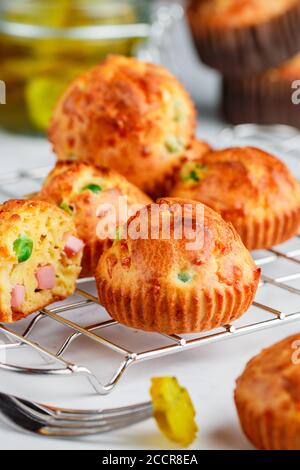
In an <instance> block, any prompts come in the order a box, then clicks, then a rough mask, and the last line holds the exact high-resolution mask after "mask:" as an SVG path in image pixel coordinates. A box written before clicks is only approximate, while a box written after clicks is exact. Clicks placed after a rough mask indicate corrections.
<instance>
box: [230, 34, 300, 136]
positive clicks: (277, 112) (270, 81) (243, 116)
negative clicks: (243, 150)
mask: <svg viewBox="0 0 300 470" xmlns="http://www.w3.org/2000/svg"><path fill="white" fill-rule="evenodd" d="M299 29H300V28H299ZM299 79H300V54H297V55H296V56H295V57H293V59H291V60H289V61H288V62H285V63H284V64H281V65H280V66H278V67H276V68H272V69H269V70H267V71H266V72H264V73H263V74H260V75H257V76H253V77H240V78H230V77H227V78H224V80H223V99H222V112H223V114H224V117H225V119H226V120H227V121H229V122H231V123H232V124H242V123H249V122H251V123H257V124H286V125H289V126H294V127H297V128H300V112H299V98H300V94H299V82H298V81H299ZM293 95H294V96H293Z"/></svg>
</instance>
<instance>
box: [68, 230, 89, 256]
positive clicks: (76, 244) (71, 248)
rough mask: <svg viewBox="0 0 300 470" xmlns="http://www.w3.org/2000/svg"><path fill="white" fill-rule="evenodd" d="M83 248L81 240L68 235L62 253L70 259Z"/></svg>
mask: <svg viewBox="0 0 300 470" xmlns="http://www.w3.org/2000/svg"><path fill="white" fill-rule="evenodd" d="M83 247H84V243H83V241H82V240H80V239H79V238H76V237H74V236H73V235H70V236H69V237H68V238H67V240H66V244H65V247H64V252H65V253H66V255H67V256H69V258H71V257H72V256H75V255H77V254H78V253H79V252H80V251H82V250H83Z"/></svg>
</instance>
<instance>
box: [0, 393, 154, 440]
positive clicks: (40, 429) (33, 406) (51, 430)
mask: <svg viewBox="0 0 300 470" xmlns="http://www.w3.org/2000/svg"><path fill="white" fill-rule="evenodd" d="M0 412H1V414H2V415H3V416H5V417H6V418H7V419H8V420H9V421H10V422H12V423H13V424H15V425H17V426H18V427H19V428H22V429H25V430H26V431H30V432H33V433H36V434H40V435H43V436H65V437H76V436H87V435H92V434H101V433H105V432H109V431H113V430H115V429H121V428H125V427H127V426H130V425H132V424H136V423H139V422H141V421H145V420H146V419H148V418H150V417H152V416H153V409H152V404H151V402H147V403H140V404H138V405H131V406H124V407H122V408H114V409H107V410H70V409H63V408H55V407H52V406H48V405H42V404H39V403H35V402H31V401H28V400H24V399H22V398H17V397H15V396H12V395H6V394H4V393H0Z"/></svg>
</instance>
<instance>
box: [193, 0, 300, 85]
mask: <svg viewBox="0 0 300 470" xmlns="http://www.w3.org/2000/svg"><path fill="white" fill-rule="evenodd" d="M188 18H189V22H190V25H191V29H192V33H193V36H194V40H195V44H196V46H197V49H198V52H199V55H200V56H201V59H202V60H203V62H205V63H206V64H208V65H210V66H211V67H213V68H216V69H217V70H219V71H221V72H222V73H223V74H224V75H226V76H229V77H232V76H248V75H256V74H259V73H261V72H263V71H264V70H266V69H268V68H270V67H274V66H276V65H279V64H280V63H282V62H284V61H286V60H288V59H289V58H290V57H292V56H293V55H294V54H296V53H297V52H298V51H299V49H300V28H299V25H300V1H299V0H276V1H270V0H268V1H266V0H190V1H189V6H188Z"/></svg>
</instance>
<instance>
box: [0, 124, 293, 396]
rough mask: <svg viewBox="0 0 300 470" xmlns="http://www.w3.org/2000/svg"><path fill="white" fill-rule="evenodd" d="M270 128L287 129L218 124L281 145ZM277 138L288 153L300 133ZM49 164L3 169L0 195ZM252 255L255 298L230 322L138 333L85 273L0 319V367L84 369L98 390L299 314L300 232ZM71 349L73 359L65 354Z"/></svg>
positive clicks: (227, 134) (19, 189) (34, 184)
mask: <svg viewBox="0 0 300 470" xmlns="http://www.w3.org/2000/svg"><path fill="white" fill-rule="evenodd" d="M271 130H272V132H273V134H274V133H275V134H276V136H277V137H278V133H279V131H280V130H281V131H283V130H286V131H287V129H286V128H274V127H272V128H271V129H266V128H259V129H258V128H257V127H256V126H251V127H249V126H248V127H247V126H238V127H237V128H231V129H227V130H226V131H223V133H222V134H221V137H220V138H221V140H222V138H223V140H224V142H225V141H226V142H227V143H228V144H232V142H229V141H230V139H231V138H233V139H235V140H236V139H243V138H246V139H247V140H248V141H249V140H251V138H252V137H253V136H252V133H253V134H255V139H256V141H257V139H258V137H259V138H260V140H263V139H264V138H265V136H266V135H268V138H267V139H269V141H270V140H271V141H272V142H271V143H272V144H273V145H275V147H276V146H277V150H279V147H278V143H277V144H276V138H275V137H274V135H273V134H272V132H271ZM258 140H259V139H258ZM278 142H280V145H283V142H285V145H286V147H285V148H284V151H285V152H286V151H287V150H288V151H289V152H293V150H294V149H295V148H296V147H298V143H299V134H296V133H295V131H294V130H290V131H289V132H288V135H287V136H286V138H285V139H282V138H279V139H278ZM293 142H294V144H293ZM269 143H270V142H269ZM281 150H283V149H282V148H281ZM287 158H288V161H287V163H288V164H291V166H293V164H294V163H295V164H298V163H299V160H298V158H297V156H296V160H295V161H294V162H293V158H295V156H293V155H292V154H290V157H287ZM289 158H290V160H289ZM48 171H49V168H40V169H34V170H28V171H17V172H13V173H10V174H7V175H3V176H1V177H0V198H2V199H7V198H11V197H18V196H20V194H24V193H26V192H30V191H35V190H37V189H38V187H39V186H40V184H41V180H42V179H43V178H44V176H45V175H46V174H47V173H48ZM294 171H296V169H295V168H294ZM254 257H255V260H256V263H257V264H258V265H259V266H260V267H261V268H262V277H261V282H260V286H259V289H258V294H257V298H256V300H255V302H254V303H253V305H252V307H251V309H250V310H249V312H248V313H247V314H246V315H245V316H244V317H243V318H242V319H240V320H238V321H236V322H234V323H233V324H228V325H225V326H224V327H222V328H219V329H217V330H214V331H210V332H206V333H199V334H193V335H183V336H178V335H162V334H157V333H145V332H140V331H139V332H137V331H135V330H132V329H130V328H127V327H125V326H122V325H119V324H118V323H117V322H116V321H114V320H112V319H110V318H109V317H108V315H107V313H106V312H105V311H104V309H103V308H102V307H101V306H100V305H99V304H98V300H97V297H96V289H95V283H94V281H93V280H92V279H82V280H79V281H78V285H77V289H76V292H75V294H74V296H73V297H71V298H70V299H68V300H66V301H64V302H61V303H59V304H54V305H52V306H51V307H49V308H45V309H43V310H41V311H39V312H38V313H37V314H35V315H33V316H31V317H30V318H29V319H26V320H23V321H21V322H17V323H15V324H13V325H7V324H0V334H1V336H2V337H3V339H4V341H3V342H2V343H1V344H0V353H5V357H6V359H5V360H3V361H1V362H0V369H2V370H8V371H13V372H17V373H23V374H37V375H38V374H40V375H63V376H70V375H80V376H84V377H86V378H87V379H88V380H89V382H90V383H91V385H92V386H93V388H94V390H95V391H96V392H97V393H98V394H101V395H104V394H107V393H109V392H111V391H112V390H113V389H114V388H115V386H116V385H117V383H118V382H119V380H120V379H121V377H122V376H123V374H124V372H125V371H126V370H127V369H128V367H129V366H131V365H133V364H137V363H140V362H142V361H146V360H150V359H154V358H160V357H162V356H165V355H169V354H175V353H179V352H183V351H187V350H190V349H193V348H199V347H200V346H204V345H207V344H209V343H213V342H216V341H221V340H225V339H227V338H233V337H238V336H241V335H245V334H249V333H254V332H257V331H259V330H263V329H266V328H271V327H273V326H279V325H283V324H287V323H290V322H294V321H297V320H300V267H299V265H300V235H299V236H297V237H295V238H294V239H293V240H290V241H289V242H288V243H285V244H284V245H282V246H279V247H276V249H275V248H274V249H270V250H267V251H261V252H256V253H254ZM82 341H85V342H83V343H82ZM86 341H88V342H89V346H87V342H86ZM91 344H92V345H93V347H91ZM25 349H26V350H29V352H30V353H38V354H36V355H35V356H34V358H33V359H32V360H33V363H31V360H30V361H29V360H28V359H26V360H25V359H24V358H25V357H27V356H26V355H24V353H22V351H25ZM11 352H15V362H10V361H8V360H7V358H8V355H9V353H11ZM78 354H79V357H78ZM74 356H75V358H76V356H77V359H75V360H71V359H69V357H74ZM112 356H113V357H112ZM0 357H3V356H1V355H0ZM81 361H82V362H81ZM24 362H26V365H25V364H24ZM83 363H84V365H80V364H83ZM104 363H105V367H106V369H109V371H108V378H107V379H105V380H102V379H100V378H99V376H98V374H97V372H99V369H102V367H103V365H104Z"/></svg>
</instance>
